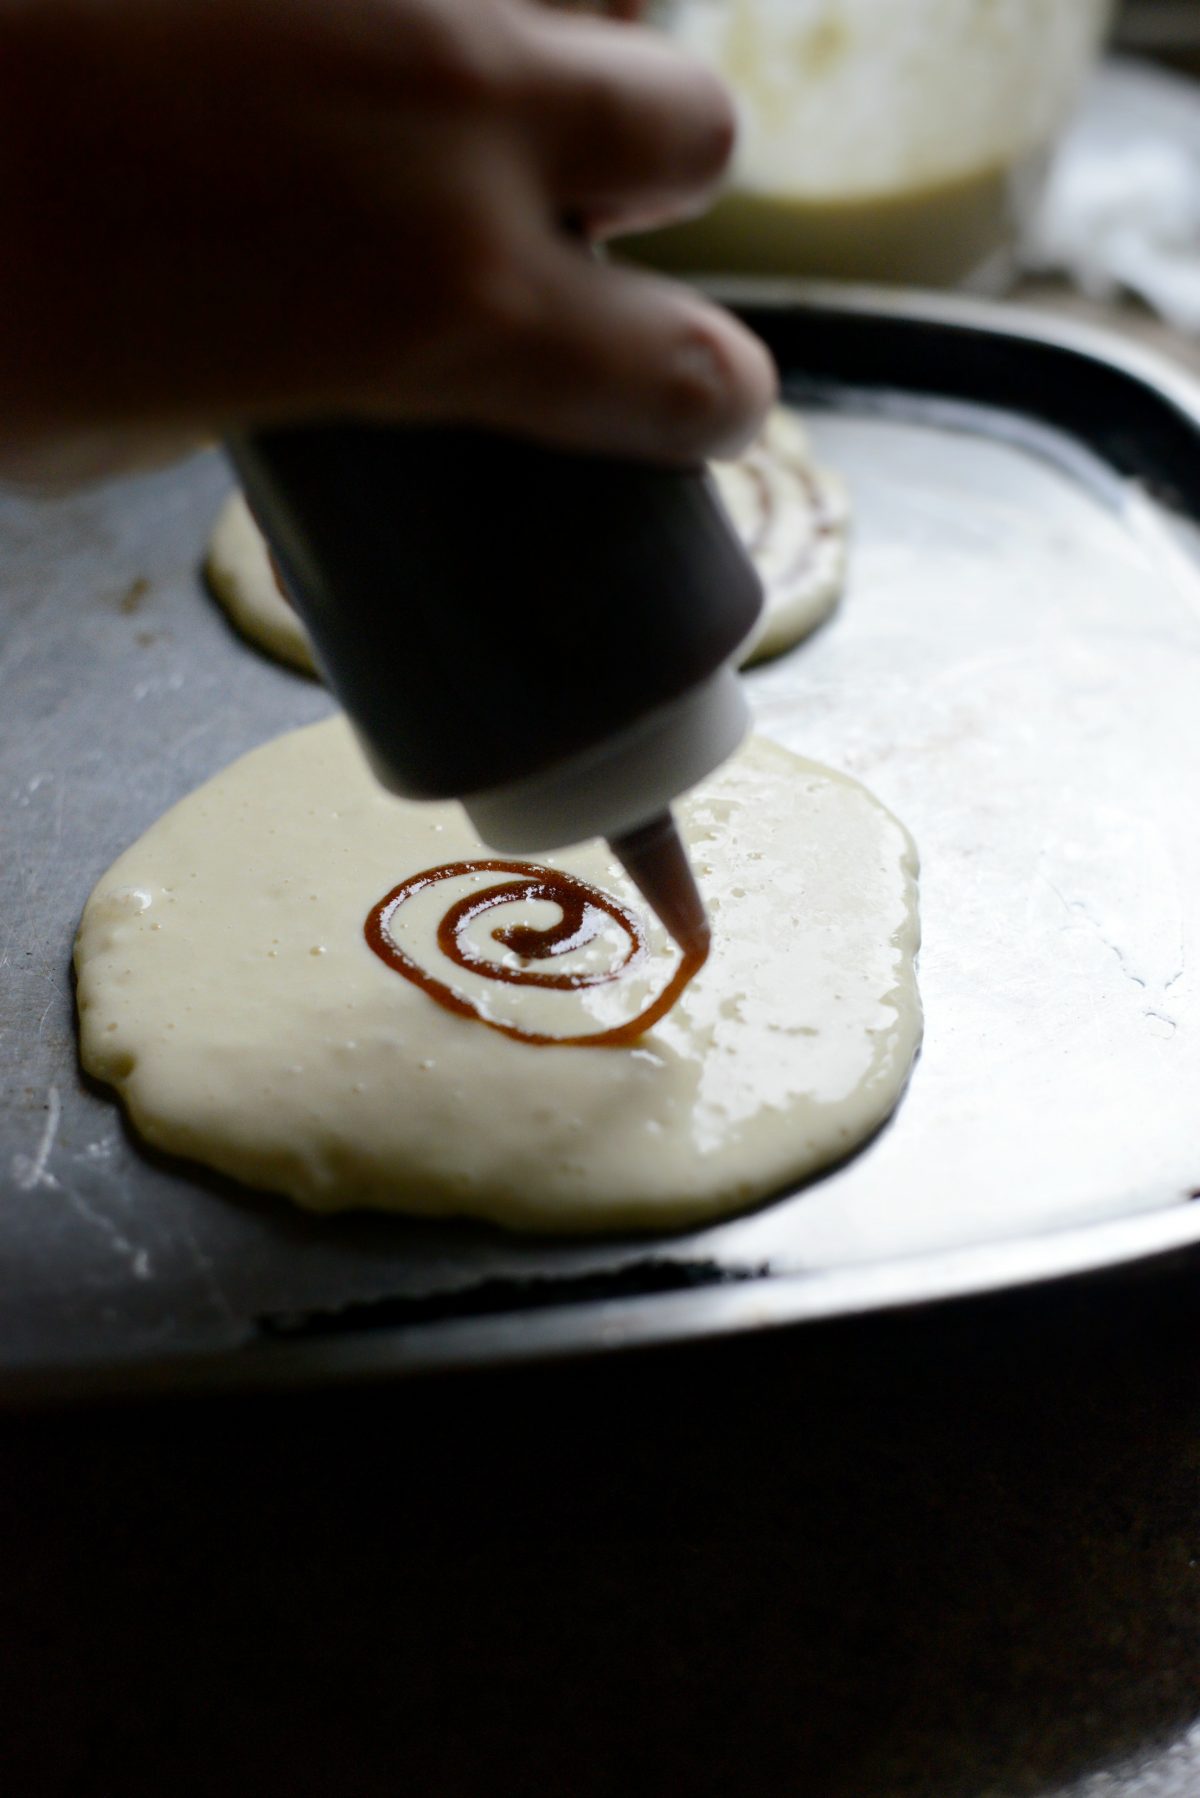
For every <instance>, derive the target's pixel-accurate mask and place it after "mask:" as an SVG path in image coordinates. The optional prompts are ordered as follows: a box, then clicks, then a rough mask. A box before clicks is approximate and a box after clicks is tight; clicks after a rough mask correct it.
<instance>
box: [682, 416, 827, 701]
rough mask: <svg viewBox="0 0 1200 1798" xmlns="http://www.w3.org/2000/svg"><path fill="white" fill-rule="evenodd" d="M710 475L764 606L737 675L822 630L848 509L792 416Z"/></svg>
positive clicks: (773, 419) (776, 420)
mask: <svg viewBox="0 0 1200 1798" xmlns="http://www.w3.org/2000/svg"><path fill="white" fill-rule="evenodd" d="M712 472H713V475H714V476H715V478H716V483H717V489H718V491H719V492H720V495H721V498H722V499H723V500H724V502H725V506H726V509H727V511H728V512H729V516H730V517H731V518H732V520H733V522H734V524H735V525H736V527H737V530H738V533H739V535H740V536H741V539H742V541H743V543H745V545H746V547H747V549H748V550H749V551H750V554H751V556H752V557H753V558H754V563H755V566H756V567H757V569H758V572H759V577H760V579H761V580H762V584H763V593H764V596H765V604H764V606H763V610H762V616H761V617H760V618H759V621H758V624H757V625H756V627H755V629H754V632H753V634H752V635H751V637H750V638H749V639H748V641H747V642H746V643H745V645H744V646H743V648H742V653H741V656H740V658H739V660H740V662H741V665H742V667H743V668H745V667H747V666H748V665H749V664H750V663H751V662H762V661H765V660H766V659H767V657H768V656H776V655H780V654H781V653H782V652H783V651H784V650H785V649H791V648H792V647H793V646H794V645H795V644H797V643H799V642H801V641H802V640H803V639H804V638H805V637H807V636H808V635H809V634H810V633H811V632H812V631H814V630H815V629H816V628H817V626H818V625H819V624H822V623H823V622H824V621H825V619H826V618H828V616H829V614H830V612H832V610H833V608H834V606H835V605H836V604H837V601H838V597H839V595H840V594H841V591H842V585H843V582H844V580H845V576H846V535H847V529H848V525H849V516H850V514H849V506H848V503H847V499H846V490H845V488H844V487H843V485H842V483H841V481H839V480H838V478H837V477H836V475H831V474H829V473H827V472H826V471H825V470H823V469H820V468H818V467H817V466H816V465H815V463H814V462H813V460H812V455H811V452H810V450H809V447H808V439H807V437H806V436H805V435H804V429H803V426H802V425H801V423H800V420H799V418H798V417H797V415H796V414H795V413H794V412H789V411H788V410H787V408H786V407H784V406H776V407H775V408H774V410H773V411H772V412H771V413H770V415H769V416H768V418H767V422H766V424H765V425H764V426H763V429H762V431H761V432H760V433H759V435H758V438H757V439H756V440H755V442H754V443H752V444H751V445H750V448H749V449H748V450H747V451H746V453H745V455H744V456H741V457H739V459H738V460H737V461H736V462H714V463H713V464H712Z"/></svg>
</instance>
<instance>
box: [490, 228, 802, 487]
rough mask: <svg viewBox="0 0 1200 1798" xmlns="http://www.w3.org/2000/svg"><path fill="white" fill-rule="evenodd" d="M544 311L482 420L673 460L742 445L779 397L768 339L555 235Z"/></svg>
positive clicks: (507, 366)
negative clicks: (557, 243)
mask: <svg viewBox="0 0 1200 1798" xmlns="http://www.w3.org/2000/svg"><path fill="white" fill-rule="evenodd" d="M540 273H541V280H540V304H539V307H538V314H537V317H536V318H531V319H530V321H529V323H528V325H527V326H526V327H525V328H524V329H522V330H521V331H519V332H518V333H516V334H515V338H514V340H512V341H510V343H509V344H508V348H507V353H506V354H505V355H504V356H503V357H501V358H498V359H497V360H496V362H495V364H494V365H493V367H492V369H491V371H490V374H489V379H488V381H487V383H486V388H482V387H481V389H480V390H479V391H478V393H477V394H476V395H475V396H474V397H473V398H472V400H471V402H470V404H471V410H472V414H473V416H474V418H475V421H476V422H478V423H481V424H486V425H489V426H491V427H492V428H494V429H497V430H514V431H518V432H520V433H522V434H527V435H532V436H537V437H541V438H544V439H546V440H548V441H551V442H555V443H559V444H562V445H564V446H566V447H574V448H580V449H589V450H594V451H597V452H599V453H601V454H609V455H624V456H633V457H637V458H639V459H644V460H648V461H655V462H664V463H692V462H698V461H702V460H704V459H706V458H708V457H721V456H732V455H737V454H738V453H739V452H740V451H741V450H742V449H744V448H745V446H746V445H747V444H748V443H749V442H750V440H751V438H752V437H753V436H754V434H755V432H756V431H757V429H758V427H759V424H760V423H761V421H762V418H763V416H764V415H765V413H766V411H767V408H768V407H769V406H770V404H771V402H772V400H773V399H774V397H775V393H776V387H777V380H776V374H775V369H774V365H773V363H772V362H771V359H770V356H769V355H768V353H767V351H766V349H765V348H764V346H763V345H762V344H761V343H760V342H759V340H758V339H757V338H756V337H754V336H753V335H752V334H751V333H750V332H749V331H747V330H746V329H745V328H744V327H743V326H742V325H740V324H739V323H738V322H737V320H736V319H734V318H733V317H731V316H730V315H729V314H728V313H726V312H723V311H722V310H721V309H720V308H719V307H717V306H714V305H712V304H711V303H710V302H708V301H707V300H705V299H704V298H703V297H702V296H701V295H699V294H697V293H695V292H693V291H692V290H690V289H688V288H684V287H679V286H676V285H675V284H674V283H673V282H669V281H664V280H661V279H660V278H659V277H657V276H653V275H647V274H643V273H641V272H640V271H635V270H631V269H623V268H618V267H613V266H609V265H608V264H604V263H597V262H595V261H593V260H592V259H591V258H590V257H588V256H586V255H585V254H583V253H582V252H581V251H578V250H573V249H572V248H571V247H569V246H566V245H563V246H561V247H559V246H553V248H552V250H551V251H550V252H549V253H548V255H547V257H546V261H545V263H544V265H543V267H542V269H541V271H540Z"/></svg>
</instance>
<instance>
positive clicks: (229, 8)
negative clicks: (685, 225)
mask: <svg viewBox="0 0 1200 1798" xmlns="http://www.w3.org/2000/svg"><path fill="white" fill-rule="evenodd" d="M733 130H734V126H733V118H732V113H731V108H730V103H729V100H728V98H727V96H726V94H725V92H724V90H723V88H722V87H721V86H720V85H719V83H718V82H717V80H716V79H715V77H713V76H712V75H710V74H709V73H707V72H706V71H705V70H704V69H703V68H701V67H700V66H698V65H697V64H694V63H692V62H691V61H690V60H687V59H686V58H684V57H683V56H682V55H681V54H679V53H678V52H677V51H676V50H674V49H672V48H671V47H669V46H668V45H667V44H666V43H665V42H664V41H662V40H660V39H658V38H657V37H655V36H654V35H653V34H651V33H649V32H644V31H642V30H640V29H638V28H637V27H636V26H630V25H627V24H620V25H618V24H615V23H612V22H610V21H608V20H604V19H598V18H588V17H583V16H579V15H576V14H573V13H561V12H558V11H554V10H547V9H545V8H543V7H539V6H534V5H532V4H530V3H529V0H337V4H330V3H329V0H0V229H2V230H3V233H4V242H5V247H6V261H7V269H8V273H7V276H6V279H5V281H4V282H3V283H0V420H2V421H3V425H2V430H3V436H4V441H3V444H0V454H3V455H4V458H5V460H6V462H7V465H8V467H9V468H16V469H20V468H23V467H25V468H28V467H36V468H42V469H46V468H48V469H50V470H51V471H59V472H62V471H64V470H66V471H67V472H71V471H74V470H75V469H80V468H88V467H92V466H95V465H96V464H101V465H102V464H103V463H104V462H105V461H106V460H107V459H109V458H110V457H111V455H112V453H113V444H114V440H115V439H120V440H121V443H122V446H123V447H124V448H126V449H128V448H131V447H132V448H133V449H135V450H141V449H143V448H144V447H146V446H148V445H149V444H151V443H152V442H155V441H162V440H165V441H167V442H169V443H173V442H174V441H176V440H177V439H180V438H185V437H188V436H193V437H194V436H195V435H197V434H200V433H210V434H211V433H223V432H225V431H227V430H229V429H231V428H234V427H236V426H239V425H245V424H248V423H263V422H271V421H279V420H285V419H293V418H296V419H298V418H310V417H322V416H336V415H345V414H347V413H357V414H364V415H368V416H371V417H375V418H380V419H383V418H387V419H410V420H455V421H461V422H468V421H469V422H473V423H478V424H482V425H487V426H491V427H494V428H497V429H500V430H506V431H513V432H518V433H524V434H529V435H533V436H537V437H541V438H543V439H546V440H548V441H552V442H555V443H560V444H564V445H576V446H581V447H588V448H595V449H599V450H603V451H609V452H613V453H620V454H629V455H633V456H640V457H646V458H649V459H658V460H669V461H676V460H677V461H691V460H695V459H699V458H701V457H704V456H708V455H712V454H720V453H732V452H734V451H736V450H737V449H738V448H739V447H740V446H741V444H742V443H744V442H745V441H746V440H747V439H748V438H749V436H750V435H751V434H752V433H753V431H754V429H755V427H756V425H757V423H758V420H759V418H760V416H761V414H762V412H763V411H764V410H765V408H766V406H767V404H768V403H769V401H770V399H771V397H772V395H773V392H774V373H773V370H772V367H771V364H770V361H769V359H768V357H767V355H766V352H765V351H764V350H763V348H762V346H761V345H760V344H759V343H758V342H757V340H756V339H754V338H753V337H751V336H750V335H749V333H747V332H746V331H745V330H743V329H742V327H741V326H740V325H738V324H737V323H736V322H735V321H734V320H733V319H731V318H730V317H728V316H727V315H726V314H725V313H723V312H721V311H720V310H719V309H718V308H716V307H714V306H712V305H710V304H709V303H708V302H706V301H705V300H704V299H702V298H701V297H700V296H698V295H697V294H695V293H693V292H691V291H689V290H687V289H685V288H682V287H677V286H675V285H673V284H671V283H669V282H666V281H663V280H661V279H659V278H657V277H654V276H650V275H647V274H643V273H640V272H635V271H633V270H627V269H623V268H618V267H615V266H609V265H607V264H605V263H603V262H598V261H596V260H594V259H593V257H592V256H591V255H590V254H589V252H588V250H587V248H586V245H585V243H584V242H582V241H581V238H586V237H589V236H591V237H602V236H608V235H612V234H615V233H617V232H620V231H624V230H629V229H634V228H641V227H644V226H645V225H647V224H649V223H652V222H656V221H660V220H663V219H666V218H671V217H678V216H681V215H684V214H687V213H690V212H693V211H695V210H697V209H698V208H700V207H702V206H703V204H704V202H705V200H706V198H707V197H708V195H709V193H710V191H711V189H712V187H713V184H714V182H715V181H716V180H717V178H718V176H719V174H720V171H721V169H722V168H723V166H724V164H725V161H726V159H727V156H728V154H729V150H730V147H731V144H732V140H733Z"/></svg>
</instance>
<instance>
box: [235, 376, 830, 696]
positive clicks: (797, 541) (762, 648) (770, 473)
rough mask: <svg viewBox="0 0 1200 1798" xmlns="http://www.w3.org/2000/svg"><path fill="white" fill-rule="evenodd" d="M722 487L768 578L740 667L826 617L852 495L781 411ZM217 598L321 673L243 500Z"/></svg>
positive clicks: (720, 467)
mask: <svg viewBox="0 0 1200 1798" xmlns="http://www.w3.org/2000/svg"><path fill="white" fill-rule="evenodd" d="M712 472H713V474H714V476H715V477H716V482H717V487H718V490H719V492H720V494H721V497H722V499H723V500H724V502H725V505H726V507H727V508H728V511H729V514H730V516H731V518H732V519H733V522H734V524H735V525H736V527H737V529H738V531H739V532H740V534H741V536H742V539H743V541H744V542H745V543H746V545H747V547H748V548H749V550H750V552H751V554H752V555H753V557H754V560H755V563H756V565H757V567H758V571H759V574H760V575H761V576H762V581H763V588H764V591H765V594H766V604H765V606H764V608H763V614H762V617H761V619H760V620H759V623H758V626H757V628H756V630H755V632H754V635H753V636H752V637H751V638H750V639H749V641H748V642H747V644H746V646H745V648H744V649H743V651H742V655H741V658H740V659H741V662H742V665H743V667H744V666H745V665H746V664H747V663H749V662H758V661H762V660H764V659H765V658H766V657H767V656H773V655H778V654H779V653H780V652H781V651H782V650H785V649H790V648H791V647H792V646H793V644H795V643H799V642H800V640H801V639H802V638H803V637H807V636H808V634H809V633H810V631H813V630H815V629H816V627H817V625H818V624H820V623H822V621H823V620H824V619H826V618H827V617H828V616H829V614H830V612H831V611H832V610H833V608H834V606H835V605H836V603H837V599H838V595H839V594H840V593H841V590H842V583H843V580H844V577H845V569H846V532H847V524H848V508H847V503H846V495H845V490H844V488H843V486H842V484H841V482H840V481H839V480H838V479H837V478H836V477H835V476H833V475H830V474H827V473H825V472H824V471H823V470H821V469H819V468H817V467H816V466H815V465H814V463H813V461H812V458H811V454H810V452H809V447H808V440H807V438H806V437H805V435H804V430H803V427H802V426H801V424H800V421H799V419H798V417H797V416H796V414H795V413H794V412H789V411H788V410H787V409H786V408H785V407H783V406H777V407H776V408H775V409H774V411H773V412H772V413H771V415H770V417H769V418H768V419H767V422H766V425H765V426H764V427H763V430H762V432H761V434H760V436H759V437H758V439H757V441H756V442H755V443H753V444H752V445H751V446H750V448H749V449H748V450H747V452H746V454H745V455H744V456H743V457H741V459H740V460H739V461H737V462H729V463H714V464H713V468H712ZM205 566H206V571H207V574H208V579H209V582H210V584H211V586H212V589H213V592H214V593H215V594H216V596H217V598H218V599H219V600H220V602H221V604H222V605H223V606H224V608H225V610H226V611H227V612H228V614H229V616H230V618H231V619H232V620H233V623H234V624H235V625H236V626H237V628H238V630H239V631H240V632H241V633H242V635H243V636H244V637H248V638H249V640H250V641H251V642H252V643H256V644H257V645H258V647H259V648H260V649H265V650H266V651H267V653H268V654H269V655H273V656H275V657H276V658H277V659H278V660H279V661H281V662H287V663H289V664H290V665H291V666H292V667H293V668H302V669H304V670H305V672H306V673H309V674H314V673H315V672H316V668H315V665H314V662H313V654H312V645H311V643H310V641H309V636H308V632H307V631H306V630H305V628H304V626H303V624H301V622H300V620H299V618H297V616H296V614H295V612H294V611H293V610H292V608H291V606H290V605H289V604H288V602H287V600H286V599H284V597H283V595H282V594H281V593H280V591H279V588H278V586H277V584H276V581H275V575H274V572H273V570H272V568H271V563H270V560H269V559H268V556H267V549H266V544H265V543H264V542H263V539H262V534H261V532H260V531H259V528H258V526H257V525H256V524H255V522H254V520H253V518H252V517H251V516H250V509H249V507H248V506H247V504H246V502H245V500H244V499H243V497H242V495H241V494H240V493H235V494H233V495H232V496H231V497H230V498H229V499H228V500H227V501H226V503H225V506H224V508H223V509H222V511H221V514H220V516H219V518H218V519H217V522H216V525H215V527H214V529H213V534H212V541H211V542H210V544H209V547H208V559H207V562H206V564H205Z"/></svg>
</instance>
